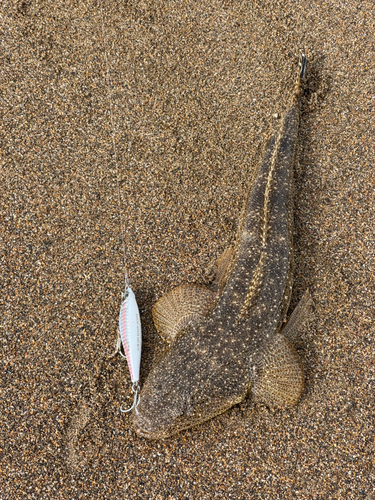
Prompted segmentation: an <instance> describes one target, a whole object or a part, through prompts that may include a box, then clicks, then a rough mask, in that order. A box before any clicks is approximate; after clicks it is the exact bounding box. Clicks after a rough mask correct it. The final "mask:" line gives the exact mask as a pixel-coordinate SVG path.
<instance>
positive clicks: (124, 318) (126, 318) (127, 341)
mask: <svg viewBox="0 0 375 500" xmlns="http://www.w3.org/2000/svg"><path fill="white" fill-rule="evenodd" d="M119 333H120V337H121V342H122V345H123V348H124V351H125V356H123V355H122V354H121V351H120V354H121V355H122V356H123V357H126V359H127V362H128V367H129V372H130V377H131V381H132V391H133V393H134V401H133V404H132V406H131V407H130V408H129V409H128V410H123V409H122V407H121V411H122V412H128V411H131V410H133V409H135V411H137V406H138V404H139V400H140V398H139V396H138V393H139V369H140V365H141V351H142V329H141V319H140V317H139V310H138V305H137V301H136V300H135V295H134V292H133V290H132V289H131V288H130V287H129V286H127V287H126V289H125V293H124V294H123V296H122V302H121V309H120V316H119Z"/></svg>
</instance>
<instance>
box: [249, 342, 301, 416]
mask: <svg viewBox="0 0 375 500" xmlns="http://www.w3.org/2000/svg"><path fill="white" fill-rule="evenodd" d="M252 375H253V380H254V381H253V387H252V392H253V394H254V396H255V400H257V401H259V402H262V403H265V404H266V405H268V406H270V407H271V408H286V407H291V406H294V405H296V404H297V403H298V401H299V399H300V397H301V394H302V391H303V387H304V376H303V368H302V364H301V362H300V360H299V358H298V355H297V353H296V352H295V351H294V349H293V347H292V345H291V344H290V342H289V341H288V340H287V339H286V338H285V337H284V336H283V335H281V334H277V335H275V336H274V337H273V339H272V340H271V341H270V342H269V344H268V345H267V346H266V347H265V348H264V350H263V352H262V354H261V356H260V359H259V360H258V362H257V364H256V366H255V367H254V373H253V374H252Z"/></svg>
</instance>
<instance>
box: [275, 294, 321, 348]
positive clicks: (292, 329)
mask: <svg viewBox="0 0 375 500" xmlns="http://www.w3.org/2000/svg"><path fill="white" fill-rule="evenodd" d="M313 318H314V302H313V299H312V297H311V295H310V291H309V290H308V289H307V290H306V291H305V293H304V294H303V296H302V299H301V300H300V301H299V302H298V304H297V306H296V308H295V309H294V311H293V312H292V314H291V316H290V318H289V320H288V322H287V324H286V325H285V327H284V328H283V329H282V330H281V334H282V335H284V337H286V338H287V339H288V340H290V341H292V342H293V343H294V342H296V341H298V337H299V336H300V334H301V333H302V331H303V329H304V328H305V326H306V325H307V324H308V323H309V322H310V321H312V320H313Z"/></svg>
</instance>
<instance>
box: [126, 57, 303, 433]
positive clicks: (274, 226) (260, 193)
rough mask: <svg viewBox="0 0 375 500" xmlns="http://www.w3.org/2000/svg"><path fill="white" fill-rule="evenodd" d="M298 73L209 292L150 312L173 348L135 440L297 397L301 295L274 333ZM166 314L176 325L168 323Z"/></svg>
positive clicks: (147, 389)
mask: <svg viewBox="0 0 375 500" xmlns="http://www.w3.org/2000/svg"><path fill="white" fill-rule="evenodd" d="M304 66H305V59H304V57H302V59H301V70H300V72H299V75H298V78H297V81H296V85H295V89H294V94H293V97H292V100H291V103H290V106H289V108H288V109H287V111H286V113H285V115H284V117H283V120H282V123H281V126H280V130H279V131H278V133H276V134H275V136H274V137H273V138H272V139H271V141H270V143H269V145H268V147H267V149H266V152H265V155H264V158H263V161H262V163H261V165H260V167H259V170H258V173H257V176H256V180H255V183H254V186H253V189H252V191H251V194H250V197H249V199H248V202H247V208H246V211H245V216H244V219H243V221H242V223H241V224H240V231H239V236H238V239H237V244H236V247H235V250H234V252H232V256H231V259H230V263H229V264H228V262H226V263H225V267H224V271H223V269H220V272H218V274H220V279H219V282H218V286H217V290H216V291H210V293H208V292H207V289H206V291H202V287H196V286H195V285H184V287H178V288H177V289H176V290H174V291H172V292H170V293H169V294H167V295H166V296H164V297H162V299H160V301H159V302H158V303H157V304H156V306H155V307H154V311H153V315H154V321H155V324H156V326H157V328H158V329H160V330H161V331H162V333H164V336H168V335H169V336H170V339H171V340H172V342H171V345H170V347H169V350H168V351H167V353H166V354H165V355H164V357H163V358H162V359H161V360H160V361H159V363H158V364H157V365H156V366H155V367H154V368H153V370H152V371H151V373H150V374H149V376H148V378H147V380H146V382H145V384H144V387H143V389H142V392H141V398H140V403H139V406H138V413H137V414H136V415H134V426H135V429H136V431H137V433H138V434H139V435H141V436H144V437H148V438H154V439H156V438H165V437H168V436H170V435H172V434H175V433H176V432H179V431H181V430H183V429H187V428H189V427H192V426H194V425H197V424H199V423H200V422H203V421H205V420H208V419H210V418H212V417H214V416H215V415H218V414H220V413H222V412H224V411H226V410H227V409H229V408H230V407H231V406H233V405H234V404H236V403H239V402H240V401H242V400H243V399H244V398H245V397H246V396H247V395H248V394H249V393H252V394H253V396H256V398H257V399H258V400H260V401H263V402H265V403H266V404H269V405H270V406H275V407H285V406H292V405H294V404H296V403H297V402H298V400H299V398H300V396H301V392H302V389H303V372H302V368H301V364H300V362H299V360H298V358H297V355H296V354H295V352H294V350H293V348H292V346H291V343H290V339H291V338H292V336H293V335H292V333H293V332H295V331H296V330H298V325H300V324H302V323H303V322H304V320H305V318H306V313H305V311H306V307H305V306H307V305H308V303H309V302H310V300H309V298H308V297H307V296H306V297H305V298H304V299H303V301H304V303H303V304H300V307H299V309H298V307H297V310H296V312H295V313H293V315H292V317H291V320H292V318H294V319H293V321H291V327H290V328H289V329H288V325H287V326H286V327H285V328H284V330H283V331H282V332H281V333H280V328H281V326H282V323H283V321H284V320H285V316H286V312H287V309H288V306H289V301H290V296H291V289H292V271H293V245H292V227H293V199H292V198H293V197H292V194H293V165H294V158H295V151H296V144H297V136H298V126H299V97H300V77H301V76H302V74H303V70H304ZM224 260H225V259H224ZM226 260H228V259H226ZM189 293H190V295H191V300H189V299H188V298H186V297H187V295H189ZM210 294H211V295H210ZM181 297H184V299H183V300H184V304H182V305H181ZM199 297H201V300H199ZM178 300H180V302H179V301H178ZM171 308H172V309H174V311H180V312H181V318H184V319H183V321H182V320H180V321H177V320H178V319H179V318H177V319H170V318H171V317H172V316H170V314H169V312H168V311H169V310H170V309H171ZM175 315H176V314H175ZM168 321H170V322H171V323H172V327H171V326H170V325H169V324H168ZM176 325H178V327H176ZM176 329H177V333H176V331H175V330H176ZM168 332H169V333H168ZM293 334H294V333H293Z"/></svg>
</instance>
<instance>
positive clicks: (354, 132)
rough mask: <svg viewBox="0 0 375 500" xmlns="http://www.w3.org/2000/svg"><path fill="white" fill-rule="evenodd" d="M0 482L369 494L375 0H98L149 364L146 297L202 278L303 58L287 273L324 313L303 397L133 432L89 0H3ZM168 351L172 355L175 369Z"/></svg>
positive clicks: (111, 171)
mask: <svg viewBox="0 0 375 500" xmlns="http://www.w3.org/2000/svg"><path fill="white" fill-rule="evenodd" d="M0 12H1V16H2V21H1V26H2V27H1V36H0V44H1V51H0V59H1V70H0V75H1V82H0V90H1V94H0V95H1V101H0V102H1V104H0V105H1V114H2V116H3V120H2V122H1V124H0V134H1V135H0V139H1V180H2V181H1V186H2V196H1V201H0V202H1V221H2V223H1V226H0V229H1V236H2V238H1V284H2V294H1V296H0V301H1V311H2V320H1V343H2V346H1V362H2V365H1V398H0V401H1V421H2V423H1V446H0V471H1V472H0V474H1V475H0V491H1V493H0V498H1V499H11V500H13V499H24V498H25V499H26V498H30V499H32V498H37V499H44V498H46V499H51V498H53V499H68V500H72V499H82V498H93V499H112V498H113V499H115V498H129V499H130V498H134V499H137V498H142V499H158V500H162V499H170V500H172V499H201V500H205V499H207V500H211V499H216V498H225V499H228V498H236V499H257V498H259V499H265V498H272V499H351V498H353V499H367V500H368V499H372V498H375V487H374V484H375V473H374V470H375V468H374V465H375V463H374V456H375V444H374V439H375V432H374V423H375V422H374V388H375V373H374V366H375V349H374V341H375V339H374V333H375V332H374V326H373V325H374V310H375V309H374V296H375V295H374V273H373V269H374V256H375V245H374V243H375V235H374V219H375V210H374V207H375V200H374V198H375V180H374V179H375V175H374V167H373V165H374V161H375V154H374V147H373V142H374V116H375V114H374V99H375V97H374V96H375V94H374V88H375V87H374V84H375V77H374V74H375V63H374V61H375V53H374V52H375V50H374V47H375V43H374V27H375V9H374V5H373V2H369V1H367V2H366V1H364V2H360V3H359V2H324V1H322V2H319V7H318V6H317V4H314V3H313V2H306V1H302V0H301V1H290V2H269V3H267V5H265V6H264V5H263V2H236V1H223V2H215V1H210V2H202V3H199V2H192V1H186V2H175V1H170V2H162V1H160V2H157V1H149V2H145V1H140V2H133V1H129V2H118V1H111V2H109V1H107V0H103V12H104V33H105V37H106V41H107V55H108V62H109V66H110V75H111V79H112V91H113V92H112V93H113V98H112V101H113V117H114V122H115V142H116V148H117V158H118V170H119V183H120V190H121V196H122V218H123V226H124V232H125V242H126V261H127V266H128V269H129V273H130V279H131V283H132V287H133V289H134V291H135V293H136V297H137V300H138V304H139V307H140V310H141V315H142V324H143V338H144V341H143V346H144V347H143V355H142V381H144V380H145V378H146V376H147V374H148V373H149V371H150V368H151V366H152V364H153V361H154V359H155V357H156V356H157V355H158V353H160V352H161V351H162V349H163V342H162V341H161V340H160V339H159V337H158V336H157V334H156V332H155V329H154V327H153V325H152V320H151V307H152V305H153V304H154V302H155V301H156V299H157V298H159V297H160V296H161V295H162V294H163V293H164V292H165V291H167V290H169V289H171V288H172V287H173V286H176V285H178V284H181V283H187V282H198V283H206V282H207V281H208V280H209V275H210V266H211V265H212V263H214V262H215V260H216V259H217V258H218V257H219V256H220V254H221V253H222V252H223V251H224V250H225V249H226V248H227V247H228V246H229V245H230V244H232V243H233V242H234V239H235V236H236V227H237V222H238V217H239V213H240V212H241V210H242V206H243V202H244V199H245V197H246V193H247V192H248V191H249V189H250V188H251V182H252V179H253V177H254V173H255V172H256V169H257V166H258V164H259V161H260V159H261V156H262V153H263V152H264V149H265V147H266V144H267V140H268V139H269V137H270V136H271V134H272V132H273V131H274V130H275V129H276V128H277V126H278V124H279V120H280V116H281V115H282V113H283V112H284V111H285V108H286V105H287V102H288V99H289V97H290V94H291V90H292V84H293V80H294V76H295V70H296V66H297V60H298V56H299V54H300V52H301V51H304V52H305V53H306V55H307V57H308V59H309V66H308V79H307V82H306V85H305V91H304V96H303V106H302V115H301V131H300V146H299V154H298V157H299V161H298V165H297V167H296V173H295V184H296V197H295V234H294V239H295V261H296V265H295V280H294V289H293V297H292V304H291V306H292V307H294V306H295V305H296V303H297V302H298V300H299V299H300V298H301V297H302V295H303V293H304V291H305V290H306V288H310V291H311V294H312V296H313V299H314V302H315V317H316V318H315V321H314V322H313V323H312V324H311V325H310V326H309V328H307V329H306V332H305V334H304V336H303V339H302V343H301V347H300V353H301V355H302V356H303V362H304V368H305V372H306V389H305V392H304V394H303V397H302V400H301V402H300V403H299V405H298V406H297V407H296V408H294V409H292V410H286V411H277V412H271V411H270V410H269V409H268V408H267V407H265V406H262V405H254V404H253V403H252V402H251V400H247V401H245V402H244V403H242V404H241V405H238V406H237V407H235V408H233V409H231V410H230V411H228V412H226V413H225V414H223V415H221V416H219V417H217V418H215V419H213V420H211V421H209V422H207V423H206V424H204V425H201V426H199V427H197V428H194V429H191V430H188V431H185V432H182V433H181V434H179V435H178V436H176V437H173V438H170V439H167V440H165V441H147V440H145V439H140V438H138V437H137V436H136V435H135V433H134V432H133V431H132V429H131V425H130V417H129V416H127V415H123V414H120V412H119V406H120V404H121V403H124V404H129V403H130V402H131V391H130V385H131V384H130V379H129V375H128V371H127V367H126V363H125V362H124V361H123V360H122V359H120V358H119V357H115V358H112V359H109V358H108V355H109V354H111V352H112V351H113V347H114V344H115V339H116V328H117V317H118V312H119V304H120V293H121V289H122V286H123V273H124V265H123V261H122V249H121V244H120V234H121V231H120V219H119V205H118V192H117V173H116V164H115V161H114V153H113V145H112V138H111V134H112V128H111V120H110V108H109V102H108V96H107V87H106V63H105V50H104V46H103V37H102V21H101V14H100V3H97V2H96V1H90V0H87V1H85V2H83V1H71V2H59V1H57V2H44V1H36V0H24V1H18V2H5V3H4V2H3V3H2V5H1V7H0ZM182 369H183V367H182Z"/></svg>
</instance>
